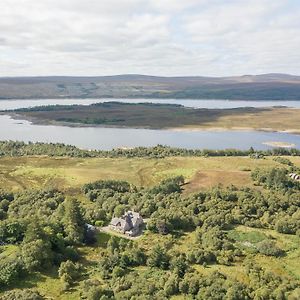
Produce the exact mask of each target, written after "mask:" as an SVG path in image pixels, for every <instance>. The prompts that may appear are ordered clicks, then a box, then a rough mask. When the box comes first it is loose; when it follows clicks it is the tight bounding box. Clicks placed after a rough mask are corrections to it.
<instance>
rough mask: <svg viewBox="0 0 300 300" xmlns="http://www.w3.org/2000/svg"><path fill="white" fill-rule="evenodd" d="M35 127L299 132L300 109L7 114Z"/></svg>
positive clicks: (149, 106) (74, 109) (93, 108)
mask: <svg viewBox="0 0 300 300" xmlns="http://www.w3.org/2000/svg"><path fill="white" fill-rule="evenodd" d="M3 113H5V114H10V115H11V116H12V117H13V118H16V119H27V120H30V121H32V122H33V123H34V124H46V125H48V124H60V125H66V126H108V127H130V128H149V129H166V128H168V129H174V130H263V131H280V132H289V133H300V118H299V115H300V112H299V109H294V108H287V107H284V106H276V107H269V108H253V107H244V108H233V109H206V108H197V109H195V108H188V107H184V106H181V105H175V104H153V103H137V104H133V103H120V102H104V103H96V104H91V105H88V106H86V105H53V106H41V107H33V108H23V109H17V110H12V111H5V112H3Z"/></svg>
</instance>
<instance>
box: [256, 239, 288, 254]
mask: <svg viewBox="0 0 300 300" xmlns="http://www.w3.org/2000/svg"><path fill="white" fill-rule="evenodd" d="M256 247H257V250H258V252H259V253H261V254H264V255H267V256H276V257H278V256H281V255H283V254H284V251H283V250H281V249H280V248H278V247H277V246H276V245H275V242H274V241H271V240H264V241H261V242H259V243H257V246H256Z"/></svg>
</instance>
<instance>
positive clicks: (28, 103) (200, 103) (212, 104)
mask: <svg viewBox="0 0 300 300" xmlns="http://www.w3.org/2000/svg"><path fill="white" fill-rule="evenodd" d="M106 101H118V102H125V103H126V102H127V103H140V102H148V103H149V102H151V103H171V104H181V105H184V106H186V107H193V108H237V107H271V106H279V105H282V106H287V107H293V108H300V101H229V100H178V99H165V100H162V99H46V100H0V110H6V109H16V108H21V107H22V108H25V107H34V106H41V105H55V104H64V105H71V104H84V105H89V104H92V103H97V102H98V103H99V102H106Z"/></svg>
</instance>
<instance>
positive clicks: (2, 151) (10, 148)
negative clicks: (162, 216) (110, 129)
mask: <svg viewBox="0 0 300 300" xmlns="http://www.w3.org/2000/svg"><path fill="white" fill-rule="evenodd" d="M30 155H48V156H66V157H112V158H113V157H128V158H132V157H148V158H164V157H171V156H182V157H188V156H204V157H206V156H251V157H253V158H256V159H259V158H263V157H264V156H290V155H292V156H299V155H300V150H298V149H284V148H278V149H277V148H275V149H272V150H264V151H262V150H260V151H256V150H254V149H253V148H250V149H249V150H238V149H225V150H208V149H196V150H192V149H182V148H173V147H168V146H162V145H157V146H155V147H148V148H147V147H136V148H132V149H122V148H117V149H113V150H108V151H104V150H83V149H79V148H77V147H75V146H71V145H65V144H62V143H39V142H38V143H32V142H29V143H25V142H16V141H0V156H12V157H15V156H16V157H17V156H30Z"/></svg>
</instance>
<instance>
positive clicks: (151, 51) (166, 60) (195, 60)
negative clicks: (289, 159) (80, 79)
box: [0, 0, 300, 76]
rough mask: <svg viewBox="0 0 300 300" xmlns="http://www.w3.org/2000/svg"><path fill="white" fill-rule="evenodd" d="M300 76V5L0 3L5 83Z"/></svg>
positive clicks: (210, 0) (244, 0)
mask: <svg viewBox="0 0 300 300" xmlns="http://www.w3.org/2000/svg"><path fill="white" fill-rule="evenodd" d="M275 72H276V73H290V74H297V75H300V1H299V0H227V1H225V0H148V1H146V0H85V1H83V0H41V1H37V0H1V1H0V76H34V75H113V74H128V73H140V74H151V75H165V76H179V75H203V76H230V75H242V74H260V73H275Z"/></svg>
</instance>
